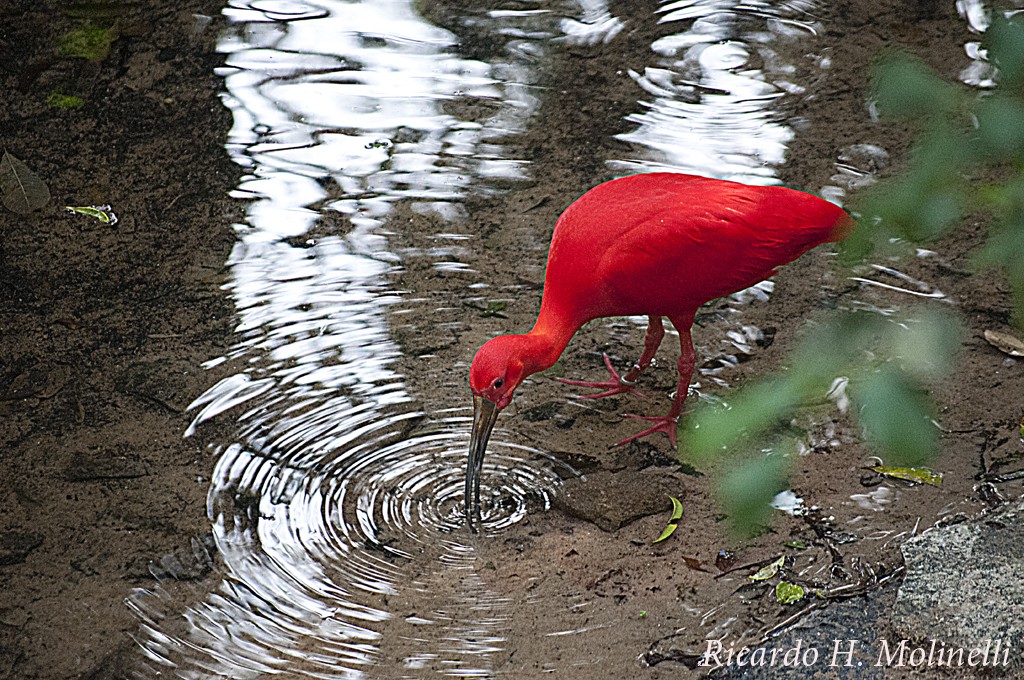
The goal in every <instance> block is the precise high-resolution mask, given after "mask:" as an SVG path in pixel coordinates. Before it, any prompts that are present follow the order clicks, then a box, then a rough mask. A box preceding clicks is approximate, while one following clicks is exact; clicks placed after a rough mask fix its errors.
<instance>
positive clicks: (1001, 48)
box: [985, 11, 1024, 87]
mask: <svg viewBox="0 0 1024 680" xmlns="http://www.w3.org/2000/svg"><path fill="white" fill-rule="evenodd" d="M985 42H986V46H987V47H988V54H989V58H990V59H991V60H992V62H993V63H994V64H995V65H996V66H997V67H998V68H999V81H1000V85H1001V86H1003V87H1005V86H1008V85H1017V84H1020V83H1021V82H1024V26H1022V25H1021V23H1020V21H1014V20H1009V19H1007V18H1006V17H1005V16H1003V14H1002V13H1001V12H999V11H993V12H992V25H991V26H989V28H988V30H987V31H986V32H985Z"/></svg>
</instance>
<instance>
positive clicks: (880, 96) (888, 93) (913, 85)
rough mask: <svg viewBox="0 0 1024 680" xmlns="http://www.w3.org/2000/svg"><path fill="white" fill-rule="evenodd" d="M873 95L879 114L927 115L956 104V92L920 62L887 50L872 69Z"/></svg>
mask: <svg viewBox="0 0 1024 680" xmlns="http://www.w3.org/2000/svg"><path fill="white" fill-rule="evenodd" d="M873 89H874V96H875V101H876V102H877V103H878V108H879V111H880V112H881V113H882V114H883V115H887V116H894V117H898V118H911V119H915V118H927V117H931V116H934V115H935V114H936V113H940V112H949V111H952V110H954V109H955V108H956V106H958V103H959V99H960V91H959V90H958V89H957V88H955V87H953V86H952V85H950V84H949V83H947V82H946V81H944V80H943V79H942V78H940V77H939V76H938V75H937V74H936V73H935V72H934V71H933V70H932V69H930V68H928V67H927V66H926V65H925V64H924V63H923V62H921V61H920V60H919V59H917V58H916V57H913V56H911V55H909V54H907V53H905V52H895V51H894V52H890V53H889V54H887V55H885V56H883V57H882V59H881V60H880V61H879V63H878V65H877V66H876V68H875V81H874V88H873Z"/></svg>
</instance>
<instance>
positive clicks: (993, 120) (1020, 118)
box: [977, 93, 1024, 156]
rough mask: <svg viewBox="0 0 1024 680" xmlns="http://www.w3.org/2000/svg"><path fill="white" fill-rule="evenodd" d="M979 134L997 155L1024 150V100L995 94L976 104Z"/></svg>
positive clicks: (982, 140)
mask: <svg viewBox="0 0 1024 680" xmlns="http://www.w3.org/2000/svg"><path fill="white" fill-rule="evenodd" d="M977 117H978V138H979V139H980V140H981V142H982V143H983V144H985V146H987V147H988V149H989V150H990V151H991V152H993V153H996V154H998V155H1001V156H1002V155H1012V154H1020V153H1021V152H1024V101H1021V100H1020V99H1017V98H1016V97H1009V96H1006V95H1005V94H1001V93H1000V94H995V95H992V96H990V97H987V98H985V99H983V100H981V101H980V102H979V103H978V105H977Z"/></svg>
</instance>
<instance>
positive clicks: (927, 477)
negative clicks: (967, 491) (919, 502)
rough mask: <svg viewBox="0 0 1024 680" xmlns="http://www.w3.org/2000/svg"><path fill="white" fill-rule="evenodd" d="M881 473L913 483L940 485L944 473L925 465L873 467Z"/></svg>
mask: <svg viewBox="0 0 1024 680" xmlns="http://www.w3.org/2000/svg"><path fill="white" fill-rule="evenodd" d="M871 469H872V470H874V471H875V472H877V473H878V474H880V475H885V476H886V477H891V478H892V479H902V480H903V481H905V482H910V483H911V484H931V485H932V486H939V485H940V484H942V473H941V472H935V471H934V470H929V469H928V468H925V467H896V466H892V465H875V466H873V467H872V468H871Z"/></svg>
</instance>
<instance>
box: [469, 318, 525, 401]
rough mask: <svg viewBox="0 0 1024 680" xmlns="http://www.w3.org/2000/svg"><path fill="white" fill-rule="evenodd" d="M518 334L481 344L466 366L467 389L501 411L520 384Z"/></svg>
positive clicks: (520, 363)
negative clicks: (467, 369) (467, 368)
mask: <svg viewBox="0 0 1024 680" xmlns="http://www.w3.org/2000/svg"><path fill="white" fill-rule="evenodd" d="M521 337H522V336H518V335H500V336H498V337H496V338H492V339H491V340H488V341H487V342H486V343H484V346H483V347H481V348H480V349H479V351H477V353H476V356H475V357H473V363H472V365H471V366H470V367H469V388H470V389H471V390H473V396H474V397H482V398H484V399H486V400H487V401H490V402H492V403H493V404H494V405H495V407H496V408H497V410H499V411H500V410H501V409H503V408H505V407H506V406H508V405H509V403H510V402H511V401H512V393H513V392H515V389H516V388H517V387H519V384H520V383H522V382H523V378H525V377H526V376H525V375H524V371H523V361H522V359H521V358H520V354H519V349H520V345H521V344H522V343H521V342H520V338H521Z"/></svg>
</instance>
